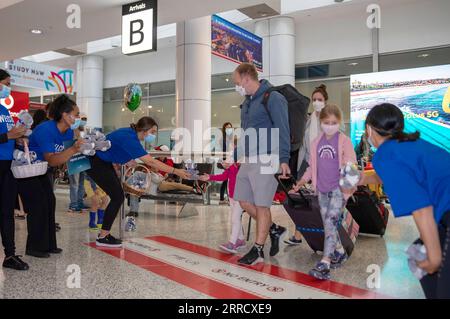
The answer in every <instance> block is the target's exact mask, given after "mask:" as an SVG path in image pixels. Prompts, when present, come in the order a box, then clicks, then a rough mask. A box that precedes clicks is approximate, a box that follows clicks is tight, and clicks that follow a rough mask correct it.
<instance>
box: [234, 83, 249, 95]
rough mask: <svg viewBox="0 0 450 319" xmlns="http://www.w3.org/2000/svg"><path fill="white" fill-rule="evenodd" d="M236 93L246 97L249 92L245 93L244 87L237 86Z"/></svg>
mask: <svg viewBox="0 0 450 319" xmlns="http://www.w3.org/2000/svg"><path fill="white" fill-rule="evenodd" d="M235 89H236V92H238V93H239V95H240V96H246V95H247V92H246V91H245V88H244V87H243V86H240V85H236V88H235Z"/></svg>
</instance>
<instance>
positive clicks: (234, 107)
mask: <svg viewBox="0 0 450 319" xmlns="http://www.w3.org/2000/svg"><path fill="white" fill-rule="evenodd" d="M238 107H239V106H237V105H232V106H231V108H233V109H237V108H238Z"/></svg>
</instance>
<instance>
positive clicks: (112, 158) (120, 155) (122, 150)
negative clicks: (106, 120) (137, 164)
mask: <svg viewBox="0 0 450 319" xmlns="http://www.w3.org/2000/svg"><path fill="white" fill-rule="evenodd" d="M106 139H107V140H110V141H111V148H110V149H109V150H107V151H106V152H97V156H98V157H100V158H101V159H102V160H104V161H105V162H110V163H116V164H125V163H128V162H129V161H131V160H134V159H137V158H140V157H142V156H145V155H147V154H148V153H147V152H146V151H145V149H144V147H143V146H142V144H141V142H140V141H139V139H138V136H137V133H136V131H135V130H133V129H132V128H131V127H128V128H121V129H118V130H116V131H114V132H112V133H110V134H108V135H107V136H106Z"/></svg>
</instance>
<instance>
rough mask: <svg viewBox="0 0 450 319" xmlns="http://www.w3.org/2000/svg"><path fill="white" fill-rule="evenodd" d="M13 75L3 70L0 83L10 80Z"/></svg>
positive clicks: (0, 73) (0, 74)
mask: <svg viewBox="0 0 450 319" xmlns="http://www.w3.org/2000/svg"><path fill="white" fill-rule="evenodd" d="M10 77H11V75H10V74H9V73H8V71H5V70H3V69H0V81H3V80H5V79H7V78H10Z"/></svg>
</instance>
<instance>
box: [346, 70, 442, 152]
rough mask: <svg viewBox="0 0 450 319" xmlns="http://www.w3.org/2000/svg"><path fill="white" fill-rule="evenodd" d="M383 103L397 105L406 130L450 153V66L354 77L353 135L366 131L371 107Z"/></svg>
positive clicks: (354, 139)
mask: <svg viewBox="0 0 450 319" xmlns="http://www.w3.org/2000/svg"><path fill="white" fill-rule="evenodd" d="M380 103H391V104H394V105H397V106H398V107H399V108H400V109H401V110H402V111H403V114H404V116H405V130H406V131H407V132H415V131H419V132H420V134H421V137H422V138H423V139H424V140H427V141H428V142H430V143H433V144H435V145H437V146H439V147H442V148H444V149H445V150H447V151H448V152H450V65H443V66H433V67H425V68H417V69H406V70H398V71H388V72H379V73H368V74H359V75H353V76H352V77H351V138H352V142H353V144H354V145H357V144H358V143H359V142H360V140H361V135H362V134H364V131H365V120H366V116H367V113H368V112H369V110H370V109H371V108H372V107H374V106H375V105H377V104H380Z"/></svg>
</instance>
